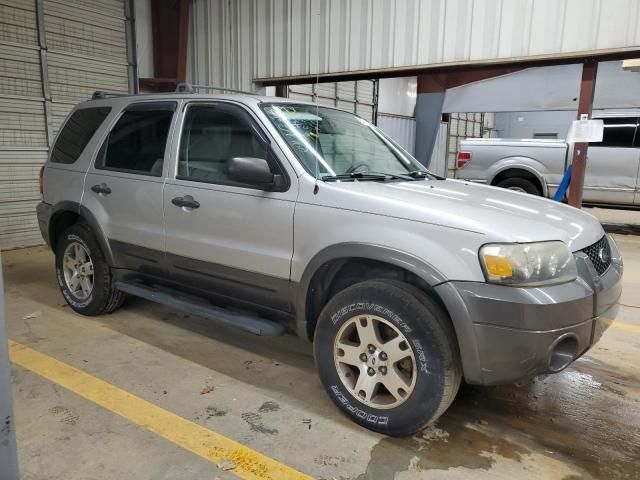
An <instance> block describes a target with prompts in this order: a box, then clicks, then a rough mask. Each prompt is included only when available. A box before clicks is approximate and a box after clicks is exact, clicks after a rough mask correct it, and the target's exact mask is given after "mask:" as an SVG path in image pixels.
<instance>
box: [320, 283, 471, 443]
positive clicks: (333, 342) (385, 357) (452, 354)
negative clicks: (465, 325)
mask: <svg viewBox="0 0 640 480" xmlns="http://www.w3.org/2000/svg"><path fill="white" fill-rule="evenodd" d="M314 355H315V359H316V365H317V367H318V371H319V374H320V379H321V381H322V383H323V385H324V387H325V389H326V391H327V392H328V394H329V396H330V397H331V399H332V400H333V401H334V402H335V404H336V405H337V406H338V407H339V408H340V409H341V410H342V411H343V412H344V413H345V414H347V415H348V416H349V417H351V419H352V420H353V421H355V422H356V423H358V424H360V425H362V426H364V427H366V428H368V429H370V430H373V431H376V432H380V433H384V434H387V435H392V436H404V435H410V434H412V433H414V432H416V431H418V430H420V429H421V428H423V427H425V426H426V425H428V424H429V423H431V422H433V421H435V420H436V419H437V418H438V417H440V415H442V414H443V413H444V411H445V410H446V409H447V408H448V407H449V405H450V404H451V402H452V401H453V399H454V397H455V395H456V393H457V391H458V388H459V386H460V380H461V368H460V361H459V355H458V347H457V342H456V339H455V335H454V332H453V329H452V326H451V323H450V321H449V319H448V317H447V315H446V313H445V312H444V311H443V310H442V309H441V308H440V307H439V306H438V304H436V303H435V302H434V301H433V300H432V299H431V298H429V297H428V296H426V295H425V294H424V293H422V292H421V291H420V290H418V289H417V288H415V287H413V286H411V285H408V284H405V283H403V282H399V281H393V280H368V281H365V282H362V283H358V284H356V285H353V286H351V287H349V288H347V289H345V290H343V291H341V292H340V293H338V294H337V295H336V296H334V297H333V298H332V299H331V300H330V301H329V303H328V304H327V305H326V306H325V308H324V309H323V310H322V312H321V314H320V318H319V320H318V326H317V328H316V333H315V338H314Z"/></svg>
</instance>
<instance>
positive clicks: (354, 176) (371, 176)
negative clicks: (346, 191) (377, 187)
mask: <svg viewBox="0 0 640 480" xmlns="http://www.w3.org/2000/svg"><path fill="white" fill-rule="evenodd" d="M388 178H391V177H389V175H385V174H383V173H362V172H353V173H341V174H338V175H325V176H324V177H321V180H323V181H324V182H335V181H337V180H387V179H388Z"/></svg>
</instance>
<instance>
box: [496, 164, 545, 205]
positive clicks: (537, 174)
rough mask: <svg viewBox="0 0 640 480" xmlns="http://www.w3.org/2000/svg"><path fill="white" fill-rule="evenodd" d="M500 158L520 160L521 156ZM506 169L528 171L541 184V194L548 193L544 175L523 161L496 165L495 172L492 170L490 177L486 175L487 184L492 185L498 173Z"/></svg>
mask: <svg viewBox="0 0 640 480" xmlns="http://www.w3.org/2000/svg"><path fill="white" fill-rule="evenodd" d="M502 160H521V158H517V159H516V158H504V159H501V161H502ZM530 160H531V161H533V162H537V160H534V159H530ZM507 170H525V171H527V172H529V173H530V174H532V175H533V176H535V177H536V178H537V179H538V181H539V182H540V185H541V186H542V196H543V197H546V196H547V195H548V188H547V181H546V180H545V179H544V177H543V176H542V175H541V174H540V172H539V171H538V170H536V169H535V168H533V167H532V166H530V165H527V164H525V163H507V164H506V165H502V166H500V167H498V169H497V170H496V171H495V172H493V174H492V175H491V176H490V177H488V181H487V184H488V185H493V181H494V180H495V178H496V177H497V176H498V175H500V174H501V173H502V172H506V171H507Z"/></svg>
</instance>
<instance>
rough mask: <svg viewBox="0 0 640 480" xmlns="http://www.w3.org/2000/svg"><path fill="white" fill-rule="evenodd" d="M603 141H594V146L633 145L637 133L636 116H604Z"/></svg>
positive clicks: (592, 144)
mask: <svg viewBox="0 0 640 480" xmlns="http://www.w3.org/2000/svg"><path fill="white" fill-rule="evenodd" d="M603 121H604V133H603V135H602V142H594V143H590V144H589V145H590V146H592V147H632V146H633V137H634V135H635V133H636V123H637V119H635V118H604V119H603Z"/></svg>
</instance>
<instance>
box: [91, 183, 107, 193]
mask: <svg viewBox="0 0 640 480" xmlns="http://www.w3.org/2000/svg"><path fill="white" fill-rule="evenodd" d="M91 190H92V191H93V192H96V193H97V194H101V195H109V194H110V193H111V189H110V188H109V187H108V186H107V184H106V183H101V184H100V185H94V186H93V187H91Z"/></svg>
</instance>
